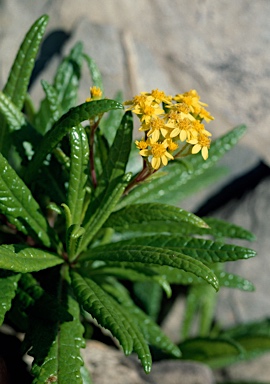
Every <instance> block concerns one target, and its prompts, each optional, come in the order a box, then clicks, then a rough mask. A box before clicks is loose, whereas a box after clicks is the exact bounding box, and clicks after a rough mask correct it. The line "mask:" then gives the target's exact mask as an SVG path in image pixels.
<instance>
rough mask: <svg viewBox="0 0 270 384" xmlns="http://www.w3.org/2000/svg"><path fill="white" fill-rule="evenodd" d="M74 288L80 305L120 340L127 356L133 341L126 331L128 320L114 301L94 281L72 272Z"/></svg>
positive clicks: (131, 348)
mask: <svg viewBox="0 0 270 384" xmlns="http://www.w3.org/2000/svg"><path fill="white" fill-rule="evenodd" d="M70 276H71V281H72V287H73V290H74V292H75V295H76V297H77V299H78V301H79V303H80V304H81V305H82V306H83V307H84V309H85V310H86V311H88V312H89V313H90V314H91V315H92V316H93V317H94V318H95V319H96V320H97V321H98V323H99V324H100V325H101V326H103V327H104V328H107V329H109V330H110V331H111V332H112V334H113V335H114V336H115V337H116V338H117V339H118V340H119V342H120V344H121V345H122V347H123V350H124V353H125V355H129V354H130V353H131V352H132V350H133V339H132V337H131V335H130V334H129V332H128V331H127V330H126V319H125V317H124V316H123V315H122V313H121V312H120V311H119V310H118V308H116V307H115V305H114V302H113V301H112V299H111V298H110V297H109V296H108V295H107V294H106V293H105V292H104V291H103V289H102V288H100V287H99V286H98V285H97V284H96V283H95V282H94V281H93V280H91V279H89V278H83V277H82V276H80V275H79V274H78V273H76V272H74V271H71V272H70Z"/></svg>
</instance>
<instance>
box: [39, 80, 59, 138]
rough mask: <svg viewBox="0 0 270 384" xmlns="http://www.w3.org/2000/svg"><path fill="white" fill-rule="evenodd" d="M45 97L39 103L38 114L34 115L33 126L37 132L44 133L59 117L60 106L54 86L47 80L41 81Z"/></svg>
mask: <svg viewBox="0 0 270 384" xmlns="http://www.w3.org/2000/svg"><path fill="white" fill-rule="evenodd" d="M41 84H42V87H43V89H44V92H45V94H46V98H45V99H44V100H43V101H42V103H41V109H40V112H39V114H37V115H36V116H35V122H34V124H35V126H36V127H37V130H38V132H40V133H42V134H44V133H46V132H47V131H49V130H50V129H51V127H52V125H53V124H54V123H55V122H56V121H57V120H58V119H59V118H60V116H61V114H62V108H61V106H60V103H59V101H58V94H57V92H56V90H55V88H54V87H53V86H52V85H50V84H49V83H48V82H47V81H45V80H42V81H41Z"/></svg>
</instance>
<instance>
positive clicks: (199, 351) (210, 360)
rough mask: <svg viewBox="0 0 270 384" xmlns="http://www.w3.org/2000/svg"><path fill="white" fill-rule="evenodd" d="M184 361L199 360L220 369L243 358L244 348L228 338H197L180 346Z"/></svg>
mask: <svg viewBox="0 0 270 384" xmlns="http://www.w3.org/2000/svg"><path fill="white" fill-rule="evenodd" d="M179 348H180V349H181V351H182V359H185V360H197V361H200V362H203V363H206V364H208V365H210V367H211V368H220V367H223V366H225V365H228V364H231V363H233V362H235V361H237V360H239V359H241V358H242V357H243V352H244V350H243V348H242V347H241V345H240V344H239V343H237V342H235V341H234V340H231V339H226V338H217V339H210V338H195V339H189V340H186V341H184V342H183V343H180V344H179Z"/></svg>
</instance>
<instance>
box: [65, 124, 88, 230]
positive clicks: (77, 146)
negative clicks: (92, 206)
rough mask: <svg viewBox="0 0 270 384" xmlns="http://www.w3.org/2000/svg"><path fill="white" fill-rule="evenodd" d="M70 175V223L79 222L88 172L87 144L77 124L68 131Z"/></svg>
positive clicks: (81, 129)
mask: <svg viewBox="0 0 270 384" xmlns="http://www.w3.org/2000/svg"><path fill="white" fill-rule="evenodd" d="M70 145H71V156H70V162H71V167H70V175H69V185H68V199H67V201H68V206H69V209H70V214H71V224H80V223H81V218H82V209H83V202H84V196H85V191H86V182H87V178H88V173H89V165H88V162H89V144H88V139H87V135H86V132H85V129H84V127H83V126H81V125H78V126H76V127H73V128H72V129H71V132H70Z"/></svg>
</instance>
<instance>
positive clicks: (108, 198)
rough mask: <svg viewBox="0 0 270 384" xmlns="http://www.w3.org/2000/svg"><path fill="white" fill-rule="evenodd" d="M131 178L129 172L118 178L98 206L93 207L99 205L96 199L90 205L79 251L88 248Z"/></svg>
mask: <svg viewBox="0 0 270 384" xmlns="http://www.w3.org/2000/svg"><path fill="white" fill-rule="evenodd" d="M130 178H131V174H129V173H127V174H126V175H124V177H123V178H122V179H120V181H118V180H116V181H115V182H112V183H111V184H110V185H109V187H108V188H107V189H106V190H105V192H104V193H103V194H102V199H101V200H100V201H99V202H98V206H97V207H93V206H95V205H97V204H96V201H94V202H93V204H91V205H90V206H89V209H88V211H87V212H86V215H85V220H84V229H85V235H84V237H83V239H82V243H81V246H80V249H79V251H78V253H79V252H80V251H82V250H84V249H86V248H87V246H88V244H89V243H90V241H91V240H92V239H93V237H94V236H95V234H96V233H97V232H98V231H99V229H100V228H101V227H102V225H103V224H104V223H105V221H106V220H107V219H108V217H109V215H110V214H111V212H112V211H113V209H114V208H115V206H116V204H117V203H118V201H119V199H120V198H121V196H122V195H123V192H124V190H125V188H126V186H127V184H128V182H129V181H130ZM93 208H95V211H94V212H93V213H92V209H93ZM91 213H92V214H91Z"/></svg>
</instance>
